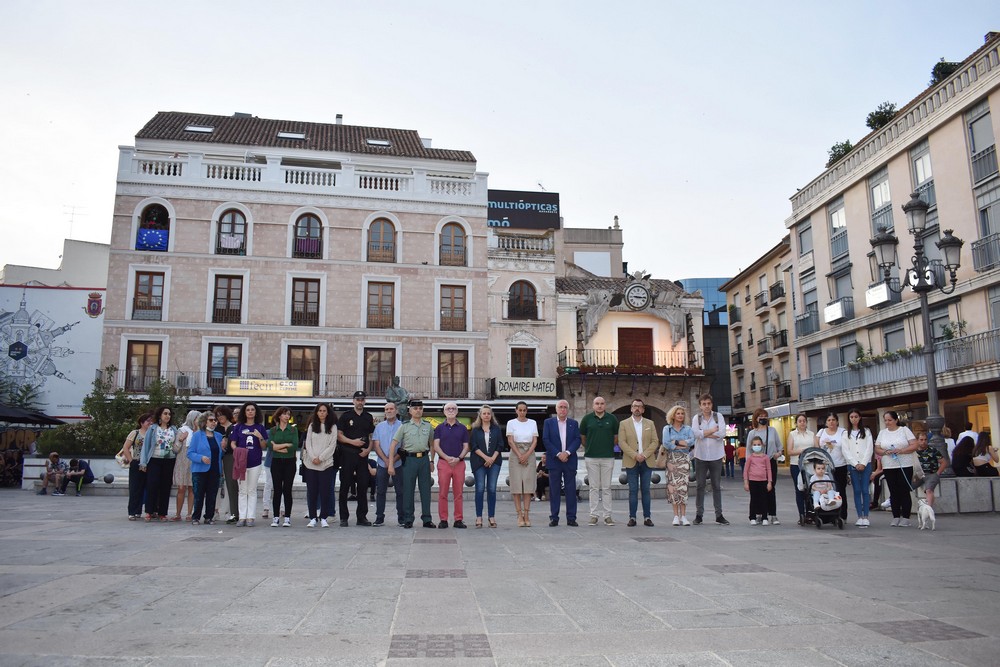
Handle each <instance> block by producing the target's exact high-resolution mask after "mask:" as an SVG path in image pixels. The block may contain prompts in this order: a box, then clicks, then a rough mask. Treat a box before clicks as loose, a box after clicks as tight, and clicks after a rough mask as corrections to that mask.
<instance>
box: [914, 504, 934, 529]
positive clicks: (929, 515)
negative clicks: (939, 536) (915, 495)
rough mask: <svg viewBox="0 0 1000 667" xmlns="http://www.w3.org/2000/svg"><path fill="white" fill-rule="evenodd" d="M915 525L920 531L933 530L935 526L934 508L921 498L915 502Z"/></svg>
mask: <svg viewBox="0 0 1000 667" xmlns="http://www.w3.org/2000/svg"><path fill="white" fill-rule="evenodd" d="M917 525H918V526H919V527H920V530H924V529H925V528H926V529H927V530H934V528H935V526H936V525H937V517H935V516H934V508H933V507H931V506H930V505H928V504H927V501H926V500H924V499H923V498H921V499H920V500H918V501H917Z"/></svg>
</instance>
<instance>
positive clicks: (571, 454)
mask: <svg viewBox="0 0 1000 667" xmlns="http://www.w3.org/2000/svg"><path fill="white" fill-rule="evenodd" d="M568 415H569V403H567V402H566V401H559V402H558V403H556V416H555V417H549V418H548V419H546V420H545V424H543V426H542V444H544V445H545V460H546V463H547V465H548V469H549V505H550V508H551V511H550V515H549V525H550V526H558V525H559V502H560V501H559V497H560V495H561V493H562V492H565V493H566V525H567V526H576V525H578V524H577V523H576V466H577V457H576V452H577V450H578V449H579V448H580V424H578V423H577V421H576V420H575V419H569V417H568Z"/></svg>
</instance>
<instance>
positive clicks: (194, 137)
mask: <svg viewBox="0 0 1000 667" xmlns="http://www.w3.org/2000/svg"><path fill="white" fill-rule="evenodd" d="M188 125H202V126H207V127H212V128H214V129H213V130H212V132H210V133H209V132H188V131H186V130H185V129H184V128H186V127H187V126H188ZM278 132H302V133H305V135H306V138H305V139H304V140H299V139H279V138H278ZM135 138H136V139H155V140H163V141H186V142H191V143H202V144H233V145H237V146H261V147H269V148H271V147H273V148H304V149H306V150H314V151H330V152H338V153H360V154H366V155H391V156H394V157H412V158H423V159H428V160H450V161H454V162H475V161H476V158H475V156H474V155H473V154H472V153H471V152H469V151H454V150H447V149H442V148H424V145H423V142H422V141H421V140H420V135H419V134H417V132H416V130H398V129H393V128H386V127H361V126H357V125H336V124H333V123H307V122H304V121H297V120H272V119H270V118H257V117H255V116H245V117H244V116H210V115H205V114H197V113H183V112H179V111H160V112H158V113H157V114H156V115H155V116H153V118H152V120H150V121H149V122H148V123H146V126H145V127H143V128H142V129H141V130H139V132H138V133H137V134H136V135H135ZM368 139H383V140H386V141H388V142H390V145H389V146H387V147H384V146H372V145H370V144H368V142H367V140H368Z"/></svg>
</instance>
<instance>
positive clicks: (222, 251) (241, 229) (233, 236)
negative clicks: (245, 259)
mask: <svg viewBox="0 0 1000 667" xmlns="http://www.w3.org/2000/svg"><path fill="white" fill-rule="evenodd" d="M215 254H216V255H245V254H247V219H246V216H244V215H243V213H242V212H241V211H237V210H236V209H234V208H231V209H229V210H228V211H226V212H225V213H223V214H222V215H220V216H219V233H218V234H217V235H216V239H215Z"/></svg>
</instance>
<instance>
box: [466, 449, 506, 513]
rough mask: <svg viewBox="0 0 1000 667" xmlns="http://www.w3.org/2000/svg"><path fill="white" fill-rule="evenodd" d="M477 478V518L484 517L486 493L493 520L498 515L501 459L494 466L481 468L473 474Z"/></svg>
mask: <svg viewBox="0 0 1000 667" xmlns="http://www.w3.org/2000/svg"><path fill="white" fill-rule="evenodd" d="M472 474H473V475H475V477H476V518H477V519H481V518H482V517H483V492H484V491H485V492H486V505H487V508H488V510H489V514H487V515H486V516H488V517H490V518H493V517H495V516H496V515H497V478H499V477H500V459H497V462H496V463H494V464H493V465H492V466H490V467H489V468H487V467H486V466H479V467H478V468H476V469H475V470H474V471H473V473H472Z"/></svg>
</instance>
